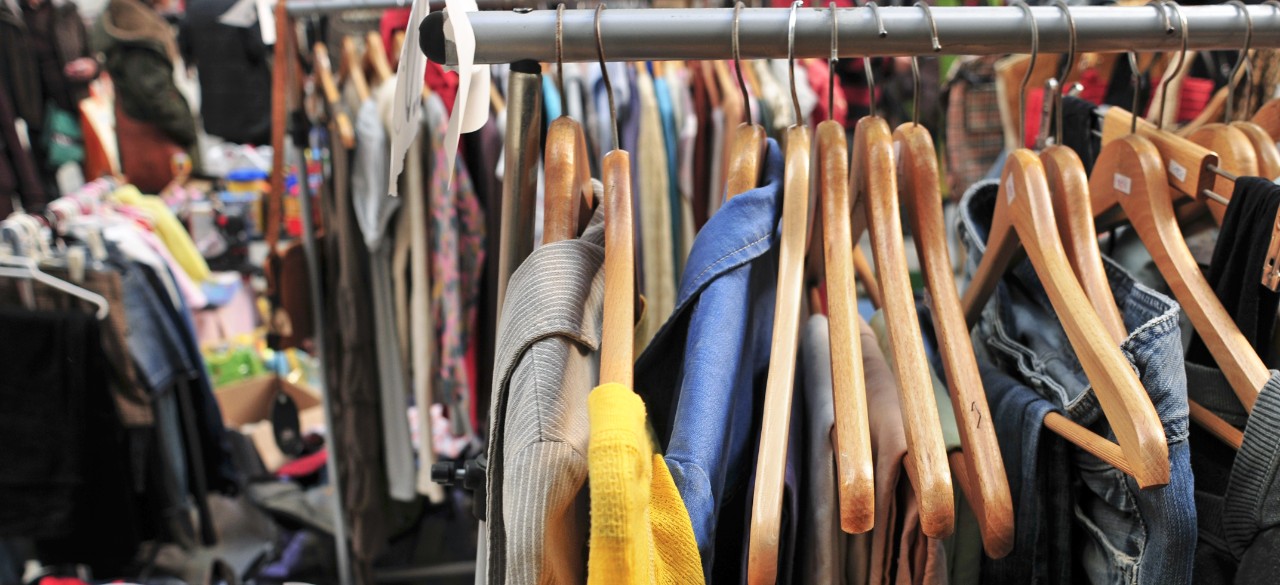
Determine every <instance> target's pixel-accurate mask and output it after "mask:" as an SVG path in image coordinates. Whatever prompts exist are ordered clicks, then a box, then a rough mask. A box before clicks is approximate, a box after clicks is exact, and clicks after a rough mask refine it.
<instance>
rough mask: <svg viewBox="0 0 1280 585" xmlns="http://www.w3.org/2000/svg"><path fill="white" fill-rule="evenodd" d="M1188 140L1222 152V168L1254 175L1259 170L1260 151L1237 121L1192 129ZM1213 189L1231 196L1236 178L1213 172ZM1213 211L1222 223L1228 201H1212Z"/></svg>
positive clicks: (1237, 174) (1220, 165)
mask: <svg viewBox="0 0 1280 585" xmlns="http://www.w3.org/2000/svg"><path fill="white" fill-rule="evenodd" d="M1187 139H1188V140H1190V141H1192V142H1194V143H1196V144H1199V145H1200V146H1203V147H1205V148H1207V149H1209V150H1211V151H1213V152H1215V153H1217V155H1218V160H1219V164H1218V168H1220V169H1222V170H1224V171H1226V172H1228V173H1231V174H1232V175H1235V176H1237V177H1252V176H1256V175H1257V174H1258V153H1257V151H1256V150H1255V149H1254V147H1253V142H1251V141H1250V140H1249V136H1248V135H1247V134H1245V133H1244V132H1243V131H1242V130H1241V129H1240V128H1238V127H1236V126H1235V125H1227V124H1205V125H1204V126H1202V127H1201V128H1200V129H1199V130H1196V131H1195V132H1192V133H1191V135H1190V136H1188V137H1187ZM1212 178H1213V185H1212V187H1211V189H1212V190H1213V192H1215V193H1218V194H1221V195H1223V196H1224V197H1227V198H1230V197H1231V193H1232V192H1233V191H1235V180H1234V179H1230V178H1227V177H1225V176H1222V175H1221V174H1219V173H1214V174H1213V175H1212ZM1209 213H1212V214H1213V218H1214V221H1215V222H1216V223H1217V224H1218V225H1222V218H1223V217H1224V216H1225V215H1226V213H1227V209H1226V206H1224V205H1210V206H1209Z"/></svg>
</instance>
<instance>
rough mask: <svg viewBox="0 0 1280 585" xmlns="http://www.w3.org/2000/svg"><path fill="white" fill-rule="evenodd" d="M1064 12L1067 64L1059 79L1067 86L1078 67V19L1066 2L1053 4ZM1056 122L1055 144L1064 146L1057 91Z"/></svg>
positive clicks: (1054, 95) (1054, 101)
mask: <svg viewBox="0 0 1280 585" xmlns="http://www.w3.org/2000/svg"><path fill="white" fill-rule="evenodd" d="M1053 4H1054V5H1055V6H1057V7H1058V9H1059V10H1062V14H1063V16H1065V17H1066V18H1067V35H1068V39H1067V62H1066V63H1065V64H1064V65H1063V67H1062V73H1061V74H1059V76H1058V79H1060V80H1061V81H1062V84H1063V85H1064V86H1065V85H1066V84H1067V78H1068V77H1071V71H1072V70H1073V69H1074V68H1075V66H1076V18H1075V17H1074V16H1072V15H1071V8H1070V7H1069V6H1067V3H1066V0H1055V2H1054V3H1053ZM1053 109H1054V121H1055V123H1056V126H1055V127H1054V131H1053V139H1054V144H1062V92H1061V91H1057V92H1055V93H1054V94H1053Z"/></svg>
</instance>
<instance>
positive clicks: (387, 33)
mask: <svg viewBox="0 0 1280 585" xmlns="http://www.w3.org/2000/svg"><path fill="white" fill-rule="evenodd" d="M409 10H410V9H409V8H392V9H390V10H387V11H385V12H383V13H382V20H380V21H379V22H378V31H379V32H380V33H381V34H382V45H383V46H384V47H386V49H387V59H390V60H391V62H392V63H394V62H395V60H396V57H397V55H393V54H392V53H391V51H392V50H393V49H392V47H394V46H395V43H393V42H392V40H391V39H392V37H394V36H395V34H396V31H401V30H405V28H407V27H408V26H409ZM423 81H424V82H425V83H426V84H427V87H428V88H430V89H431V92H432V93H435V94H437V95H439V96H440V100H441V101H443V102H444V107H445V109H446V110H447V111H448V112H449V114H451V115H452V114H453V102H454V100H456V99H457V96H458V74H457V73H456V72H453V71H445V70H444V67H443V66H441V65H440V64H439V63H435V62H432V61H427V72H426V75H423Z"/></svg>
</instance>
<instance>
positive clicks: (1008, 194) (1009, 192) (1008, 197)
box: [1004, 175, 1014, 203]
mask: <svg viewBox="0 0 1280 585" xmlns="http://www.w3.org/2000/svg"><path fill="white" fill-rule="evenodd" d="M1013 196H1014V192H1013V175H1009V178H1007V179H1005V181H1004V198H1005V201H1007V202H1008V203H1013Z"/></svg>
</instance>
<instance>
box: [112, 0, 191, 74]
mask: <svg viewBox="0 0 1280 585" xmlns="http://www.w3.org/2000/svg"><path fill="white" fill-rule="evenodd" d="M98 23H99V28H100V30H101V32H102V33H104V34H105V36H106V40H107V42H109V43H121V44H132V45H142V46H149V47H151V48H153V49H155V50H157V51H160V52H161V53H163V54H164V55H166V56H168V57H169V60H170V61H176V59H177V56H178V45H177V41H176V40H175V38H174V32H173V27H172V26H170V25H169V21H167V20H165V19H164V17H162V16H160V14H159V13H158V12H156V11H155V10H153V9H152V8H151V7H150V6H147V5H146V4H143V3H142V2H141V1H140V0H111V3H110V4H108V5H107V9H106V10H105V11H103V13H102V17H101V18H100V19H99V20H98Z"/></svg>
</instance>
